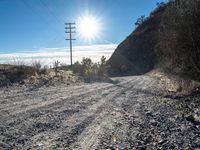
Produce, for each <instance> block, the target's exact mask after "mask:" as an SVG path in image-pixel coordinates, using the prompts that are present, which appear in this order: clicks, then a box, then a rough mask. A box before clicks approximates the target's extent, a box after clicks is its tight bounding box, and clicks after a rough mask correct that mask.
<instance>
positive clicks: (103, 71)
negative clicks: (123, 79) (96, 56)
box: [98, 56, 108, 76]
mask: <svg viewBox="0 0 200 150" xmlns="http://www.w3.org/2000/svg"><path fill="white" fill-rule="evenodd" d="M107 69H108V67H107V65H106V57H105V56H102V57H101V62H100V67H99V71H98V75H99V76H106V72H107Z"/></svg>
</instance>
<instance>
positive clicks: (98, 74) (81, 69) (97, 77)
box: [72, 56, 110, 82]
mask: <svg viewBox="0 0 200 150" xmlns="http://www.w3.org/2000/svg"><path fill="white" fill-rule="evenodd" d="M107 69H108V66H107V65H106V57H104V56H102V57H101V60H100V62H98V63H94V62H92V60H91V59H90V58H83V59H82V61H81V62H78V61H77V62H75V63H74V65H73V66H72V70H73V72H74V73H76V74H77V75H79V76H81V77H82V78H83V79H84V81H86V82H93V81H110V79H109V77H108V75H107Z"/></svg>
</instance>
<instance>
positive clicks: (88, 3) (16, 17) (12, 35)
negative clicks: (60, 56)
mask: <svg viewBox="0 0 200 150" xmlns="http://www.w3.org/2000/svg"><path fill="white" fill-rule="evenodd" d="M160 1H162V0H0V54H7V53H9V54H10V53H21V52H29V53H30V52H32V53H34V52H38V50H42V52H44V51H43V50H44V49H46V48H61V51H62V50H63V47H67V46H68V42H67V41H65V38H66V33H65V32H64V31H65V29H64V27H65V25H64V23H65V22H68V21H73V22H74V21H75V22H76V20H77V18H79V17H80V16H84V15H86V14H87V13H88V14H89V15H91V16H94V17H96V18H98V19H100V21H101V24H102V30H101V36H100V37H99V38H97V39H95V40H93V41H92V42H88V41H86V40H84V39H82V38H79V37H77V35H76V36H75V37H76V38H77V40H76V41H75V42H74V45H75V46H80V45H83V46H84V45H100V44H102V45H106V44H108V45H109V44H115V45H116V46H117V44H119V43H120V42H121V41H122V40H123V39H125V38H126V37H127V36H128V35H129V34H130V33H131V32H132V31H133V30H134V28H135V26H134V23H135V21H136V19H137V18H138V17H139V16H141V15H145V16H148V15H149V13H150V12H151V11H152V10H153V9H154V8H155V7H156V3H157V2H160ZM116 46H114V47H116ZM108 47H109V48H110V46H108ZM113 51H114V49H113ZM113 51H112V52H113ZM93 52H94V53H95V50H94V51H93ZM110 52H111V51H110ZM3 57H4V59H5V56H3ZM0 59H1V56H0Z"/></svg>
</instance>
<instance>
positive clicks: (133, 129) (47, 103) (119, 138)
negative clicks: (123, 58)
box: [0, 76, 200, 150]
mask: <svg viewBox="0 0 200 150" xmlns="http://www.w3.org/2000/svg"><path fill="white" fill-rule="evenodd" d="M114 80H115V83H93V84H84V85H77V86H66V85H65V84H62V85H60V86H50V87H46V86H43V87H40V88H35V89H28V88H13V89H1V91H0V104H1V105H0V149H8V150H9V149H20V150H23V149H38V150H43V149H45V150H49V149H66V150H72V149H73V150H103V149H110V150H112V149H113V150H125V149H127V150H129V149H198V148H200V127H199V125H194V124H193V123H191V122H189V121H188V120H186V119H184V118H183V117H181V116H180V115H178V112H177V110H176V105H175V103H176V101H177V100H175V99H174V100H172V99H170V98H167V96H166V94H164V93H165V92H164V91H163V90H162V88H161V86H160V85H159V82H158V81H157V80H155V79H153V78H150V77H147V76H135V77H124V78H115V79H114Z"/></svg>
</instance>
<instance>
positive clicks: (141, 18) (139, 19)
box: [135, 15, 146, 26]
mask: <svg viewBox="0 0 200 150" xmlns="http://www.w3.org/2000/svg"><path fill="white" fill-rule="evenodd" d="M145 20H146V17H145V16H144V15H143V16H141V17H139V18H138V19H137V21H136V23H135V25H136V26H140V25H142V24H143V23H144V22H145Z"/></svg>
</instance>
